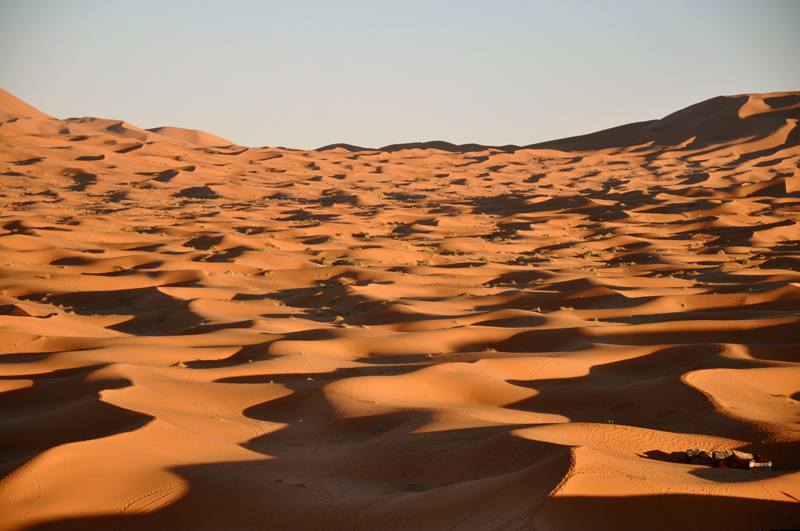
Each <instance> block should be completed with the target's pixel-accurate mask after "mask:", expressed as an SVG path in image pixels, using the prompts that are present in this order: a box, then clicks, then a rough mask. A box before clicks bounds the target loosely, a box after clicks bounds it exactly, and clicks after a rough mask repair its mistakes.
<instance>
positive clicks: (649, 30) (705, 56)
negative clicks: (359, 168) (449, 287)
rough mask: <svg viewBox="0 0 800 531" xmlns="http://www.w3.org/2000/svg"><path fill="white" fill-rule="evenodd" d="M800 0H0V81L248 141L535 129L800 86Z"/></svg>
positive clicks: (634, 117)
mask: <svg viewBox="0 0 800 531" xmlns="http://www.w3.org/2000/svg"><path fill="white" fill-rule="evenodd" d="M799 28H800V1H798V0H752V1H745V0H706V1H704V0H692V1H683V0H673V1H671V2H663V1H659V2H656V1H652V0H636V1H627V0H609V1H599V0H598V1H594V0H590V1H583V2H579V1H569V0H567V1H565V0H561V1H537V0H529V1H514V0H493V1H477V0H476V1H470V0H462V1H445V0H441V1H437V0H403V1H396V2H385V1H380V0H372V1H355V0H340V1H332V0H307V1H303V0H296V1H288V0H283V1H281V2H276V1H271V0H240V1H236V0H227V1H225V2H222V1H219V0H215V1H206V0H192V1H188V0H186V1H178V0H157V1H152V0H136V1H133V0H125V1H121V0H99V1H98V0H69V1H67V0H35V1H34V0H0V88H3V89H4V90H7V91H8V92H11V93H12V94H14V95H15V96H18V97H20V98H22V99H23V100H25V101H27V102H28V103H30V104H32V105H33V106H35V107H37V108H39V109H40V110H42V111H44V112H46V113H48V114H51V115H53V116H56V117H58V118H68V117H72V116H97V117H101V118H114V119H122V120H126V121H128V122H130V123H132V124H134V125H137V126H139V127H144V128H151V127H157V126H162V125H172V126H179V127H187V128H191V129H202V130H204V131H208V132H210V133H213V134H216V135H219V136H222V137H224V138H227V139H229V140H231V141H233V142H237V143H239V144H242V145H248V146H264V145H269V146H286V147H294V148H302V149H310V148H316V147H320V146H323V145H326V144H331V143H335V142H347V143H351V144H358V145H363V146H370V147H379V146H383V145H386V144H391V143H400V142H413V141H426V140H447V141H450V142H454V143H466V142H476V143H482V144H490V145H500V144H519V145H523V144H530V143H533V142H539V141H545V140H552V139H556V138H561V137H565V136H571V135H576V134H583V133H589V132H592V131H596V130H599V129H604V128H607V127H612V126H615V125H621V124H624V123H629V122H635V121H641V120H649V119H655V118H661V117H663V116H665V115H666V114H669V113H671V112H673V111H676V110H678V109H680V108H682V107H686V106H688V105H691V104H693V103H697V102H699V101H702V100H705V99H708V98H711V97H714V96H718V95H723V94H726V95H730V94H741V93H746V92H774V91H789V90H800V29H799Z"/></svg>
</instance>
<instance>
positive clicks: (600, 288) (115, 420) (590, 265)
mask: <svg viewBox="0 0 800 531" xmlns="http://www.w3.org/2000/svg"><path fill="white" fill-rule="evenodd" d="M798 119H800V93H774V94H753V95H742V96H732V97H720V98H714V99H712V100H708V101H706V102H701V103H699V104H697V105H694V106H691V107H689V108H687V109H683V110H681V111H678V112H676V113H673V114H671V115H670V116H667V117H665V118H663V119H661V120H654V121H651V122H642V123H638V124H629V125H625V126H621V127H618V128H614V129H610V130H607V131H601V132H598V133H593V134H591V135H584V136H582V137H574V138H570V139H563V140H556V141H553V142H547V143H543V144H538V145H530V146H524V147H519V146H498V147H489V146H480V145H476V144H469V145H464V146H456V145H453V144H449V143H446V142H426V143H412V144H397V145H393V146H386V147H384V148H377V149H371V148H364V147H359V146H353V145H348V144H337V145H332V146H326V147H324V148H320V149H319V150H314V151H303V150H295V149H287V148H275V147H264V148H249V147H245V146H237V145H234V144H232V143H230V142H229V141H227V140H225V139H222V138H220V137H216V136H214V135H211V134H209V133H205V132H202V131H192V130H186V129H181V128H171V127H165V128H156V129H151V130H144V129H141V128H138V127H136V126H134V125H131V124H128V123H126V122H124V121H122V120H107V119H98V118H70V119H67V120H60V119H56V118H53V117H50V116H48V115H45V114H44V113H41V112H39V111H37V110H36V109H34V108H33V107H31V106H29V105H27V104H26V103H24V102H22V101H21V100H19V99H17V98H15V97H14V96H11V95H10V94H8V93H6V92H0V143H1V144H2V148H0V337H2V338H3V341H1V342H0V433H2V437H0V467H1V468H2V480H0V529H3V530H21V529H42V530H45V529H87V528H97V529H139V528H166V527H169V528H176V529H198V528H203V529H217V528H219V529H223V528H224V529H253V528H264V529H343V530H344V529H347V530H352V529H436V528H446V529H464V530H466V529H470V530H471V529H530V528H532V527H533V528H536V529H547V530H556V529H585V528H593V529H619V528H629V529H637V528H641V529H644V528H647V529H676V528H684V529H708V528H753V529H758V528H765V529H768V528H780V527H784V528H785V527H793V526H794V527H796V526H798V525H800V428H799V427H798V426H800V425H799V424H798V422H800V350H798V345H800V314H799V312H798V310H800V248H798V241H799V240H800V224H798V220H799V219H800V195H798V194H800V173H799V172H800V133H798V129H797V121H798ZM695 447H707V448H720V449H721V448H725V449H741V450H743V451H747V452H753V453H759V454H763V455H765V456H767V457H769V458H770V459H772V460H773V462H774V470H773V471H772V472H760V471H759V472H750V471H741V470H730V469H713V468H707V467H702V466H697V465H691V464H685V463H684V462H683V452H685V450H686V449H687V448H695Z"/></svg>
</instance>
